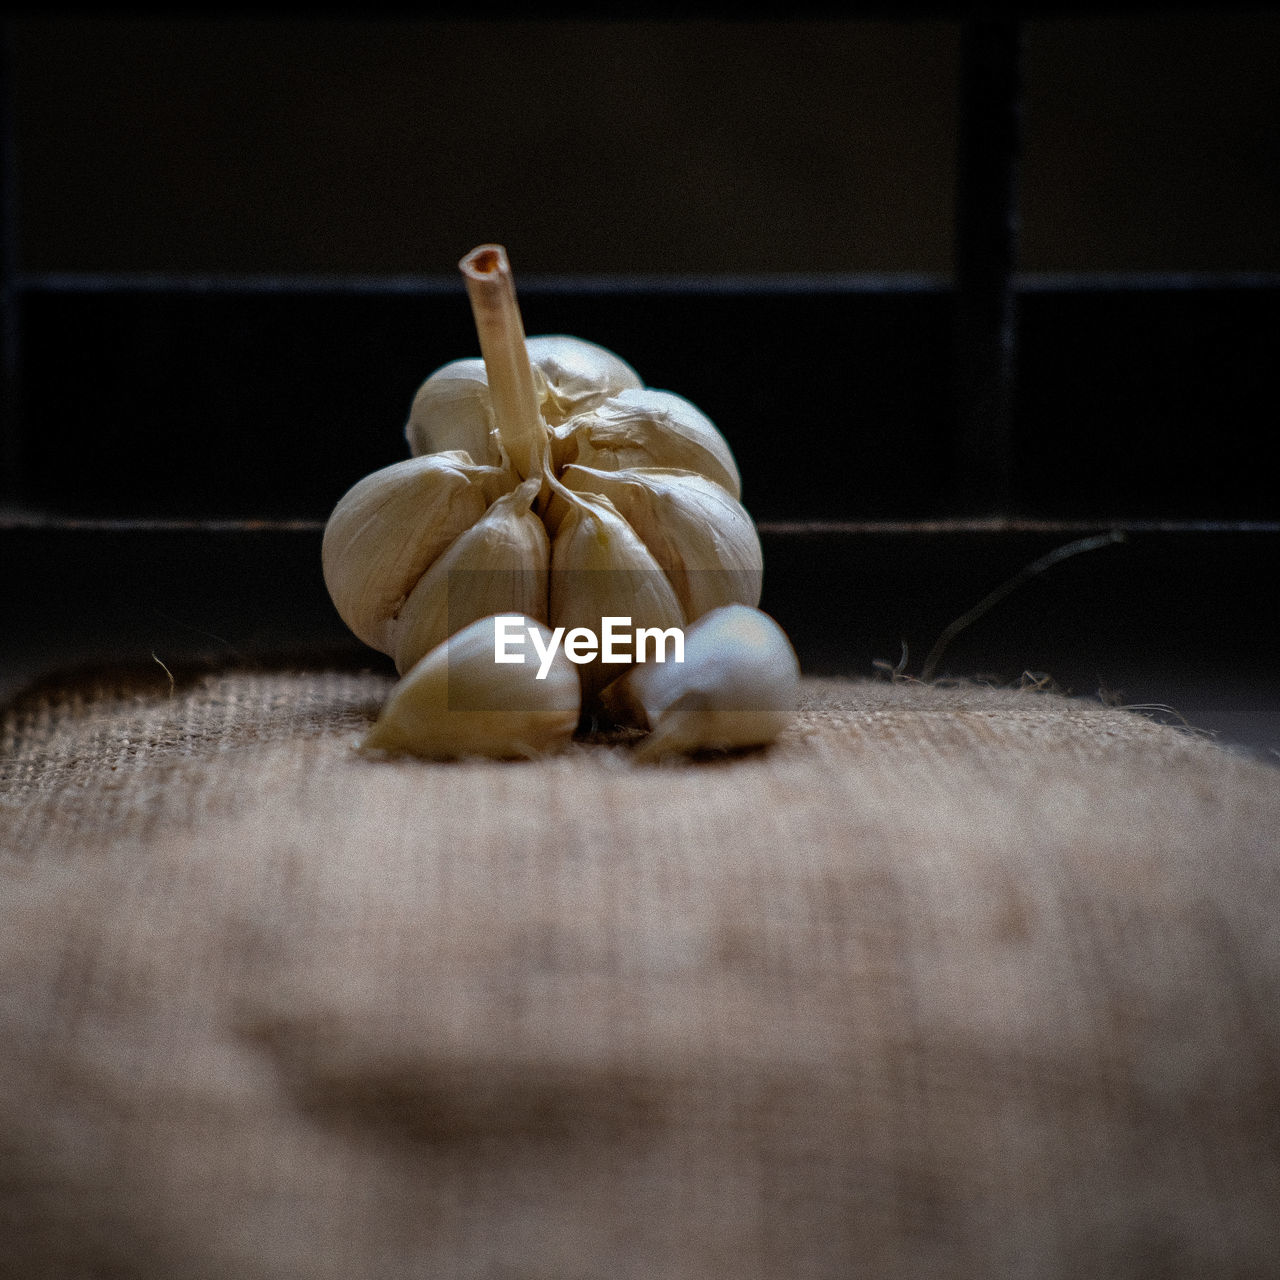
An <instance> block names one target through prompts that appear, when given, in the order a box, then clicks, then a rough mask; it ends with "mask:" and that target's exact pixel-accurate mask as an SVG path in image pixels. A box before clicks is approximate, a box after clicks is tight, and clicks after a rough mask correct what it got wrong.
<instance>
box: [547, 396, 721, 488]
mask: <svg viewBox="0 0 1280 1280" xmlns="http://www.w3.org/2000/svg"><path fill="white" fill-rule="evenodd" d="M552 435H553V437H554V445H553V457H554V459H555V462H556V466H557V468H560V467H564V466H567V465H569V464H570V463H574V462H577V463H580V464H581V465H582V466H584V467H594V468H596V469H597V470H600V471H619V470H622V469H623V468H630V467H665V468H669V469H673V470H679V471H695V472H697V473H698V474H699V475H703V476H706V477H707V478H708V479H709V480H714V481H715V482H716V484H718V485H720V487H721V488H723V489H725V490H726V491H727V492H729V493H730V494H732V495H733V497H735V498H740V497H741V496H742V481H741V478H740V477H739V475H738V465H737V463H736V462H735V461H734V458H733V452H732V451H731V450H730V448H729V445H728V443H727V441H726V440H725V438H724V436H722V435H721V434H720V432H719V430H718V429H717V427H716V425H715V423H714V422H712V421H711V419H710V418H708V417H707V415H706V414H705V413H703V412H702V410H701V409H699V408H698V407H697V406H696V405H694V404H691V403H690V402H689V401H688V400H686V399H685V398H684V397H683V396H678V395H676V394H675V393H674V392H671V391H657V390H655V389H654V388H652V387H640V388H634V389H630V390H626V391H620V392H618V394H617V395H615V396H611V397H610V398H609V399H608V400H606V401H605V402H604V403H603V404H601V405H599V406H598V407H597V408H595V409H590V410H588V411H587V412H585V413H580V414H577V415H575V416H574V417H572V418H570V419H569V420H568V421H567V422H564V423H561V424H560V425H559V426H558V427H556V428H555V430H554V431H553V433H552Z"/></svg>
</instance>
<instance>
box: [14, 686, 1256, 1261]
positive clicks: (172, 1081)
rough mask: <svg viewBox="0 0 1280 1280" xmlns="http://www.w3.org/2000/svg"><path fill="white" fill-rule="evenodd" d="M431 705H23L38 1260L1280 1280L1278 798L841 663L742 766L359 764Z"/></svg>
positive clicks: (87, 697) (1059, 711)
mask: <svg viewBox="0 0 1280 1280" xmlns="http://www.w3.org/2000/svg"><path fill="white" fill-rule="evenodd" d="M387 688H388V681H387V680H386V678H385V677H383V676H381V675H375V674H358V673H341V672H279V671H276V672H258V673H245V672H240V673H223V674H216V675H204V676H199V677H196V676H193V677H192V678H191V679H190V680H187V681H183V682H180V683H179V684H178V685H177V686H176V687H175V688H174V689H173V690H172V691H171V690H170V688H169V685H168V682H167V681H166V680H165V678H164V676H163V673H159V672H157V676H156V679H155V680H153V681H145V680H138V679H133V680H132V681H131V680H129V679H125V678H123V677H122V678H120V679H119V680H117V681H116V682H115V683H114V684H113V683H112V682H111V681H110V680H98V681H93V680H86V681H83V682H81V683H79V684H75V683H66V684H64V685H62V686H61V687H59V688H56V689H53V690H51V691H46V692H45V694H43V695H39V696H35V695H32V696H29V697H26V698H24V699H23V700H22V701H21V702H19V703H18V704H17V705H15V707H14V708H12V710H11V713H10V715H9V718H8V720H7V722H6V724H5V728H4V734H5V737H4V741H3V757H2V760H3V781H2V782H0V824H2V831H3V834H2V835H0V992H2V996H0V1243H2V1244H3V1248H2V1249H0V1255H2V1257H3V1261H0V1272H4V1274H6V1275H7V1274H13V1275H14V1276H21V1277H24V1280H25V1278H27V1277H30V1278H31V1280H40V1278H45V1277H57V1278H58V1280H66V1278H70V1277H74V1278H75V1280H89V1277H94V1278H106V1277H111V1278H112V1280H120V1278H124V1277H128V1278H133V1277H138V1278H139V1280H174V1278H181V1280H204V1278H206V1277H219V1278H221V1277H235V1278H236V1280H268V1278H270V1280H283V1278H289V1280H294V1278H303V1277H305V1278H307V1280H338V1278H339V1277H341V1278H342V1280H353V1278H355V1280H365V1278H367V1280H401V1278H402V1277H403V1278H406V1280H407V1278H409V1277H413V1278H415V1280H417V1278H418V1277H448V1278H450V1280H452V1278H455V1277H457V1278H462V1280H465V1278H469V1277H505V1278H512V1280H514V1278H516V1277H520V1278H527V1280H535V1278H536V1280H596V1278H598V1280H695V1278H696V1280H720V1278H722V1277H723V1278H724V1280H730V1278H732V1280H744V1278H745V1280H750V1278H752V1277H768V1278H770V1280H773V1278H778V1280H781V1278H784V1277H785V1278H786V1280H791V1278H793V1277H803V1278H809V1277H823V1278H827V1277H830V1278H835V1277H841V1278H843V1277H850V1276H867V1277H891V1278H892V1277H920V1278H921V1280H925V1278H926V1277H927V1278H930V1280H932V1278H934V1277H943V1278H950V1277H956V1278H957V1280H958V1278H960V1277H964V1278H965V1280H973V1278H974V1277H983V1278H984V1280H985V1278H987V1277H1005V1276H1025V1277H1034V1278H1035V1280H1053V1278H1056V1277H1063V1278H1064V1280H1065V1278H1066V1277H1071V1278H1072V1280H1077V1278H1079V1277H1090V1278H1091V1280H1096V1278H1097V1277H1113V1276H1125V1277H1130V1276H1132V1277H1166V1276H1178V1277H1183V1276H1185V1277H1197V1278H1200V1277H1217V1276H1232V1277H1236V1276H1238V1277H1259V1278H1261V1277H1269V1276H1274V1275H1276V1274H1278V1273H1280V1272H1278V1271H1277V1268H1280V1208H1278V1207H1280V1075H1278V1067H1277V1054H1278V1053H1280V865H1278V860H1277V846H1278V842H1280V771H1277V770H1274V769H1272V768H1270V767H1268V766H1266V765H1264V764H1262V763H1259V762H1256V761H1251V760H1248V759H1244V758H1241V757H1236V756H1233V755H1231V754H1229V753H1228V752H1226V751H1224V750H1222V749H1220V748H1218V747H1216V746H1215V745H1213V744H1212V743H1209V742H1206V741H1204V740H1202V739H1199V738H1197V737H1195V736H1192V735H1189V734H1187V733H1185V732H1180V731H1178V730H1175V729H1172V728H1169V727H1165V726H1161V725H1158V724H1155V723H1152V722H1151V721H1149V720H1147V719H1145V718H1143V717H1142V716H1140V715H1137V714H1135V713H1132V712H1126V711H1122V710H1117V709H1111V708H1107V707H1104V706H1102V705H1100V704H1097V703H1093V702H1087V701H1083V700H1075V699H1067V698H1063V697H1060V696H1057V695H1055V694H1049V693H1037V692H1030V691H1017V690H991V689H986V688H981V687H972V688H963V687H962V688H941V687H936V686H933V687H925V686H920V685H912V684H891V683H887V682H885V683H874V682H837V681H830V682H819V681H809V682H807V683H806V685H805V696H804V705H803V708H802V711H801V714H800V716H799V717H798V719H797V721H796V723H795V725H794V727H793V728H792V729H791V730H790V731H789V732H788V733H787V734H786V735H785V736H784V738H783V739H782V740H781V741H779V742H778V743H777V744H776V745H775V747H774V748H773V749H771V750H769V751H766V752H763V753H759V754H755V755H748V756H742V757H738V758H733V759H720V760H710V761H700V762H694V763H691V764H680V765H677V766H665V765H664V766H659V767H641V766H637V765H635V764H634V763H632V762H631V760H630V759H629V758H628V756H627V753H626V749H625V747H623V746H615V747H610V746H598V745H576V746H575V747H574V748H573V749H572V750H570V751H569V752H568V753H567V754H566V755H564V756H561V757H559V758H556V759H551V760H545V761H539V762H536V763H513V764H501V763H484V762H468V763H461V764H451V765H444V764H426V763H420V762H414V761H396V762H386V761H374V760H368V759H364V758H361V757H360V756H359V755H357V754H356V753H355V752H354V751H353V749H352V746H353V743H354V742H355V740H356V739H357V737H358V736H359V733H360V731H361V729H362V728H363V727H364V726H365V725H366V724H367V723H368V722H369V720H370V719H371V717H372V715H373V714H374V712H375V711H376V709H377V707H378V705H379V703H380V701H381V699H382V697H383V696H384V694H385V692H386V690H387ZM6 1266H8V1267H10V1268H12V1270H11V1271H7V1272H6V1271H4V1268H5V1267H6Z"/></svg>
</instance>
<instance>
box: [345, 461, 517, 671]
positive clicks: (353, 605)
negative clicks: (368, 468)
mask: <svg viewBox="0 0 1280 1280" xmlns="http://www.w3.org/2000/svg"><path fill="white" fill-rule="evenodd" d="M499 475H500V473H499V472H498V471H497V470H496V469H494V468H485V467H477V466H475V465H474V464H473V463H472V461H471V459H470V457H469V456H468V455H467V454H465V453H458V452H447V453H434V454H430V455H427V456H425V457H420V458H409V459H406V460H405V461H404V462H395V463H392V464H391V466H389V467H384V468H383V469H382V470H381V471H375V472H374V473H373V474H372V475H368V476H365V477H364V479H363V480H360V481H359V482H357V483H356V484H355V485H353V486H352V488H351V489H350V490H348V492H347V493H346V494H345V495H344V496H343V497H342V499H341V500H340V501H339V502H338V505H337V506H336V507H335V508H334V510H333V514H332V515H331V516H330V517H329V521H328V523H327V524H326V525H325V530H324V542H323V545H322V548H321V564H322V568H323V571H324V581H325V586H326V587H328V589H329V595H330V597H331V598H332V599H333V603H334V606H335V607H336V608H337V610H338V615H339V616H340V617H341V618H342V620H343V622H345V623H346V624H347V626H348V627H350V628H351V630H352V631H354V632H355V634H356V635H357V636H359V637H360V639H361V640H363V641H364V642H365V644H367V645H369V646H371V647H372V648H374V649H379V650H381V651H382V652H383V653H391V652H392V646H393V623H394V620H395V618H396V616H397V614H398V613H399V611H400V608H401V606H402V605H403V603H404V601H405V600H406V599H407V598H408V596H409V593H410V592H411V591H412V590H413V588H414V587H415V586H416V585H417V583H418V579H419V578H421V577H422V575H423V574H424V573H425V572H426V571H427V570H428V569H429V568H430V567H431V565H432V564H433V563H434V562H435V560H436V558H437V557H438V556H439V555H440V554H441V552H443V551H444V550H445V549H446V548H447V547H448V546H449V545H450V544H451V543H453V541H454V540H455V539H456V538H458V537H459V536H460V535H461V534H463V533H465V532H466V531H467V530H468V529H469V528H471V526H472V525H474V524H475V523H476V521H477V520H479V519H480V517H481V516H482V515H484V512H485V509H486V508H487V507H488V505H489V502H490V501H491V498H490V497H489V496H488V495H489V492H490V490H491V488H492V486H494V485H495V484H498V483H501V481H500V479H499Z"/></svg>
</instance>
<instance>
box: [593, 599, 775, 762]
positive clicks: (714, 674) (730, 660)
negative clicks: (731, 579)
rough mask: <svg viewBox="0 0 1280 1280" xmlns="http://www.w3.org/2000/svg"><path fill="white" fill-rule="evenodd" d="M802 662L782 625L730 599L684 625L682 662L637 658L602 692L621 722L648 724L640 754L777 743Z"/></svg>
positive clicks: (645, 757) (603, 700) (606, 706)
mask: <svg viewBox="0 0 1280 1280" xmlns="http://www.w3.org/2000/svg"><path fill="white" fill-rule="evenodd" d="M799 688H800V664H799V661H798V660H797V658H796V654H795V650H794V649H793V648H792V647H791V642H790V641H789V640H788V639H787V636H786V633H785V632H784V631H783V630H782V628H781V627H780V626H779V625H778V624H777V622H775V621H774V619H773V618H771V617H769V615H768V614H766V613H763V612H762V611H761V610H759V609H753V608H748V607H747V606H745V605H740V604H732V605H725V606H723V607H722V608H718V609H713V610H712V611H711V612H709V613H706V614H703V616H702V617H701V618H699V619H698V620H697V621H696V622H694V623H693V624H692V625H691V626H690V627H689V628H688V630H687V631H686V632H685V638H684V660H683V662H674V661H669V660H668V661H663V662H644V663H639V664H637V665H635V666H633V667H631V668H629V669H628V670H627V672H626V673H625V674H624V675H622V676H621V677H620V678H619V679H618V680H616V681H614V682H613V683H612V684H611V685H609V686H608V688H606V689H605V690H604V691H603V693H602V695H601V699H600V701H601V703H602V705H603V707H604V709H605V711H606V712H607V713H608V714H609V715H610V716H612V718H613V719H614V720H615V722H617V723H618V724H621V725H624V726H630V727H634V728H639V729H648V730H650V732H649V735H648V737H646V738H644V739H643V740H642V741H641V742H640V743H639V744H638V745H637V748H636V755H637V758H639V759H641V760H656V759H659V758H661V757H664V756H670V755H678V754H688V753H691V752H695V751H704V750H730V749H734V748H741V747H759V746H765V745H767V744H768V743H770V742H772V741H773V740H774V739H775V738H776V737H777V736H778V734H780V733H781V732H782V731H783V729H785V728H786V727H787V725H788V724H789V723H790V722H791V719H792V717H793V716H794V715H795V711H796V706H797V702H798V698H799Z"/></svg>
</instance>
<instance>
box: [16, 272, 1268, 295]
mask: <svg viewBox="0 0 1280 1280" xmlns="http://www.w3.org/2000/svg"><path fill="white" fill-rule="evenodd" d="M11 287H12V288H13V290H14V291H15V292H18V293H22V292H42V293H267V294H270V293H303V294H305V293H323V294H423V295H438V294H451V293H459V294H460V293H462V292H463V283H462V277H461V275H457V276H445V275H421V276H418V275H386V276H382V275H359V276H348V275H333V276H328V275H201V274H176V273H175V274H168V273H155V272H139V273H131V272H117V273H101V272H32V273H26V274H19V275H18V276H16V277H15V279H14V280H13V282H12V286H11ZM519 288H520V290H521V291H527V292H529V293H540V294H568V295H573V294H605V293H620V294H629V293H661V294H680V293H690V294H722V295H753V294H765V295H768V294H806V293H920V292H939V293H941V292H946V291H947V290H950V289H951V288H953V281H952V279H951V278H950V277H949V276H946V275H937V274H931V273H927V272H852V273H851V272H813V273H808V272H805V273H800V272H788V273H779V274H768V275H760V274H750V275H716V276H692V275H590V276H576V275H574V276H570V275H537V274H530V275H521V276H520V277H519ZM1014 288H1015V289H1016V290H1017V291H1018V292H1020V293H1054V292H1084V291H1125V290H1136V291H1142V290H1160V289H1169V290H1199V289H1275V288H1280V272H1273V271H1140V272H1096V271H1095V272H1068V271H1056V272H1028V273H1025V274H1020V275H1015V276H1014Z"/></svg>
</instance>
